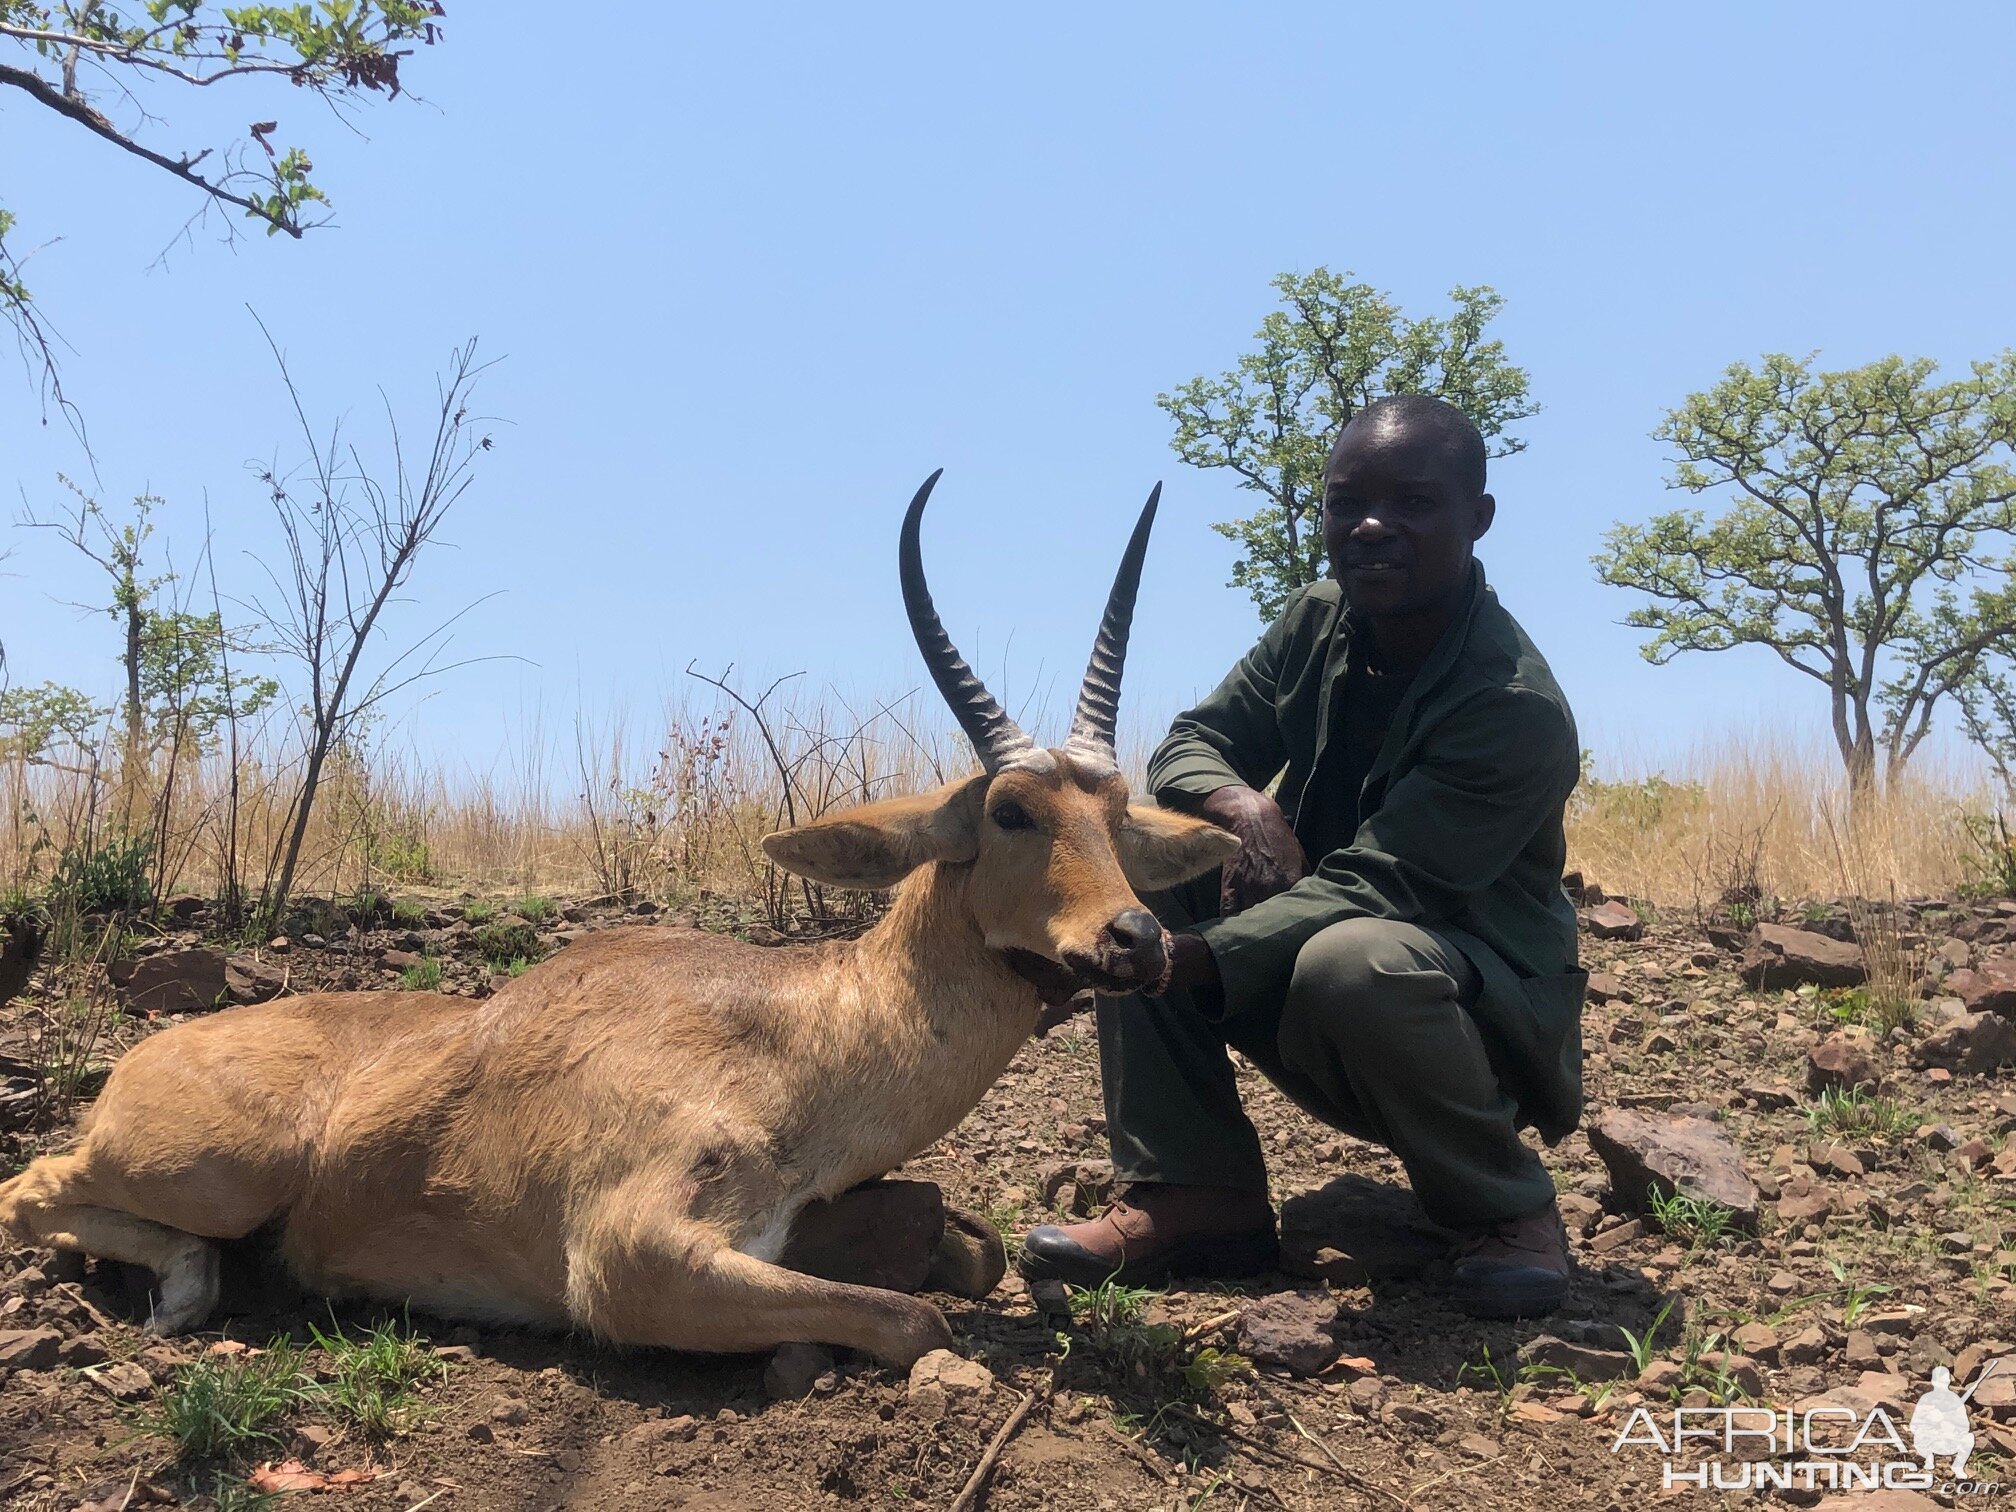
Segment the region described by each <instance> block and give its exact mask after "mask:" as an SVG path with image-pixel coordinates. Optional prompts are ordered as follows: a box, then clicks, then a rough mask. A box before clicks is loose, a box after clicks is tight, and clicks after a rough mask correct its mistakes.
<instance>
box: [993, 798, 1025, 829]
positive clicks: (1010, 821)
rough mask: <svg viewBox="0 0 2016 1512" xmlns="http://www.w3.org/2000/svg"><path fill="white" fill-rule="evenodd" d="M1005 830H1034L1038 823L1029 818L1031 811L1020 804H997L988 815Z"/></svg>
mask: <svg viewBox="0 0 2016 1512" xmlns="http://www.w3.org/2000/svg"><path fill="white" fill-rule="evenodd" d="M988 818H990V819H992V820H993V821H994V822H995V824H997V825H998V826H1000V827H1001V828H1002V829H1004V830H1033V829H1034V828H1036V821H1035V820H1034V819H1031V818H1030V817H1029V811H1028V810H1027V809H1025V808H1024V807H1022V805H1021V804H1019V803H997V804H995V805H994V809H993V812H992V813H990V814H989V815H988Z"/></svg>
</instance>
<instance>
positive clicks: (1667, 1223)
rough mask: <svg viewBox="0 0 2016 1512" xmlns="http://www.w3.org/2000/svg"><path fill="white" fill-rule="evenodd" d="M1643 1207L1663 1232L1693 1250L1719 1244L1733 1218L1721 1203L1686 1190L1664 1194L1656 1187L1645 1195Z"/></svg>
mask: <svg viewBox="0 0 2016 1512" xmlns="http://www.w3.org/2000/svg"><path fill="white" fill-rule="evenodd" d="M1646 1206H1647V1208H1648V1209H1649V1210H1650V1212H1651V1215H1652V1221H1653V1222H1654V1223H1656V1224H1658V1225H1659V1228H1660V1230H1661V1231H1662V1232H1664V1233H1667V1234H1670V1235H1672V1236H1673V1237H1674V1238H1675V1239H1678V1240H1680V1241H1681V1242H1682V1243H1684V1244H1687V1245H1690V1246H1691V1247H1693V1248H1695V1249H1713V1248H1714V1247H1715V1246H1716V1245H1718V1244H1720V1243H1721V1242H1722V1240H1723V1239H1724V1238H1725V1237H1726V1236H1727V1235H1728V1233H1729V1229H1730V1225H1731V1224H1732V1223H1733V1222H1734V1221H1735V1218H1736V1215H1735V1214H1734V1213H1733V1212H1731V1211H1730V1210H1729V1209H1728V1208H1726V1207H1724V1206H1722V1204H1721V1203H1719V1202H1709V1201H1707V1200H1706V1199H1704V1198H1700V1197H1690V1196H1688V1195H1687V1194H1686V1193H1685V1192H1674V1193H1673V1194H1672V1195H1670V1196H1666V1195H1662V1194H1661V1193H1660V1192H1659V1191H1658V1190H1656V1189H1655V1190H1653V1191H1652V1192H1651V1193H1650V1194H1649V1195H1648V1197H1647V1199H1646Z"/></svg>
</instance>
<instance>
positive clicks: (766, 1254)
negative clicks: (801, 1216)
mask: <svg viewBox="0 0 2016 1512" xmlns="http://www.w3.org/2000/svg"><path fill="white" fill-rule="evenodd" d="M810 1200H811V1199H810V1197H809V1196H800V1197H792V1198H789V1199H787V1200H786V1201H785V1202H784V1203H783V1204H782V1205H781V1206H780V1207H778V1208H777V1210H776V1211H775V1212H773V1213H771V1215H770V1216H769V1217H768V1218H766V1219H764V1220H763V1223H762V1225H761V1227H759V1228H757V1229H756V1230H755V1231H754V1232H753V1233H751V1234H750V1235H749V1236H748V1237H747V1238H745V1239H744V1240H743V1241H742V1242H741V1243H740V1244H738V1245H736V1246H735V1248H736V1249H737V1250H738V1251H740V1252H741V1253H742V1254H745V1255H747V1256H749V1258H750V1259H752V1260H761V1261H764V1262H765V1263H767V1264H770V1265H775V1264H776V1263H777V1261H778V1259H779V1258H780V1257H781V1256H782V1255H783V1253H784V1246H785V1245H786V1244H788V1243H790V1241H791V1225H792V1224H793V1223H796V1222H797V1221H798V1211H799V1209H801V1208H802V1207H804V1206H805V1204H806V1203H807V1202H808V1201H810Z"/></svg>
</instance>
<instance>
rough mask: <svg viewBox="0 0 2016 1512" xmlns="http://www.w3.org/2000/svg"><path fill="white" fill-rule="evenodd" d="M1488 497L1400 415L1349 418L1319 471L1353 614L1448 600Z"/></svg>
mask: <svg viewBox="0 0 2016 1512" xmlns="http://www.w3.org/2000/svg"><path fill="white" fill-rule="evenodd" d="M1495 508H1496V506H1495V505H1494V504H1493V502H1492V499H1491V495H1489V494H1477V493H1472V492H1471V491H1470V490H1469V488H1468V487H1467V486H1466V485H1465V484H1464V482H1463V480H1462V478H1461V476H1460V469H1459V466H1458V464H1457V462H1456V460H1455V458H1454V457H1453V456H1452V454H1451V448H1450V446H1449V444H1448V443H1447V441H1445V440H1444V439H1443V438H1442V437H1441V436H1439V435H1437V434H1436V433H1434V432H1433V431H1431V430H1428V429H1426V428H1424V427H1420V426H1416V427H1413V428H1411V429H1410V428H1409V427H1408V425H1407V424H1406V423H1405V422H1404V421H1401V420H1398V419H1377V418H1375V419H1373V420H1371V421H1369V422H1366V421H1361V422H1359V423H1357V424H1353V425H1350V426H1347V427H1346V428H1345V431H1344V434H1343V435H1342V436H1340V437H1339V438H1338V441H1337V446H1336V448H1335V450H1333V451H1332V452H1331V454H1330V465H1329V466H1328V467H1327V468H1325V469H1324V474H1323V544H1324V547H1325V548H1326V549H1327V550H1328V551H1329V553H1330V571H1331V574H1332V575H1333V576H1334V577H1335V578H1336V579H1337V581H1338V583H1339V584H1340V585H1342V587H1343V589H1344V598H1345V601H1346V602H1347V603H1348V604H1349V606H1350V608H1351V611H1352V613H1354V614H1359V615H1363V616H1365V617H1366V618H1368V619H1375V620H1376V619H1383V618H1387V617H1389V616H1405V615H1413V614H1424V613H1434V612H1437V611H1440V610H1444V609H1446V608H1448V607H1449V606H1450V605H1451V604H1453V603H1454V602H1455V601H1456V600H1457V598H1458V597H1460V595H1461V594H1462V592H1463V589H1464V587H1465V586H1466V585H1467V583H1468V582H1469V573H1470V547H1471V545H1472V543H1473V542H1475V541H1476V540H1477V538H1478V537H1480V536H1481V535H1483V534H1484V532H1485V531H1487V530H1489V529H1490V528H1491V518H1492V515H1493V513H1494V512H1495Z"/></svg>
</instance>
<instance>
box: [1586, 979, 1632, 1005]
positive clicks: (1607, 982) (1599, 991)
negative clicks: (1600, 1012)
mask: <svg viewBox="0 0 2016 1512" xmlns="http://www.w3.org/2000/svg"><path fill="white" fill-rule="evenodd" d="M1584 991H1585V993H1586V995H1587V996H1588V999H1589V1001H1590V1002H1592V1003H1594V1004H1595V1005H1596V1006H1597V1007H1599V1008H1600V1007H1602V1006H1603V1005H1604V1004H1605V1003H1628V1002H1630V1001H1631V993H1630V991H1629V989H1627V988H1626V987H1625V986H1624V984H1623V983H1622V982H1620V981H1618V980H1617V976H1616V973H1614V972H1609V971H1592V972H1590V973H1589V984H1588V986H1587V987H1586V988H1585V989H1584Z"/></svg>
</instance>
